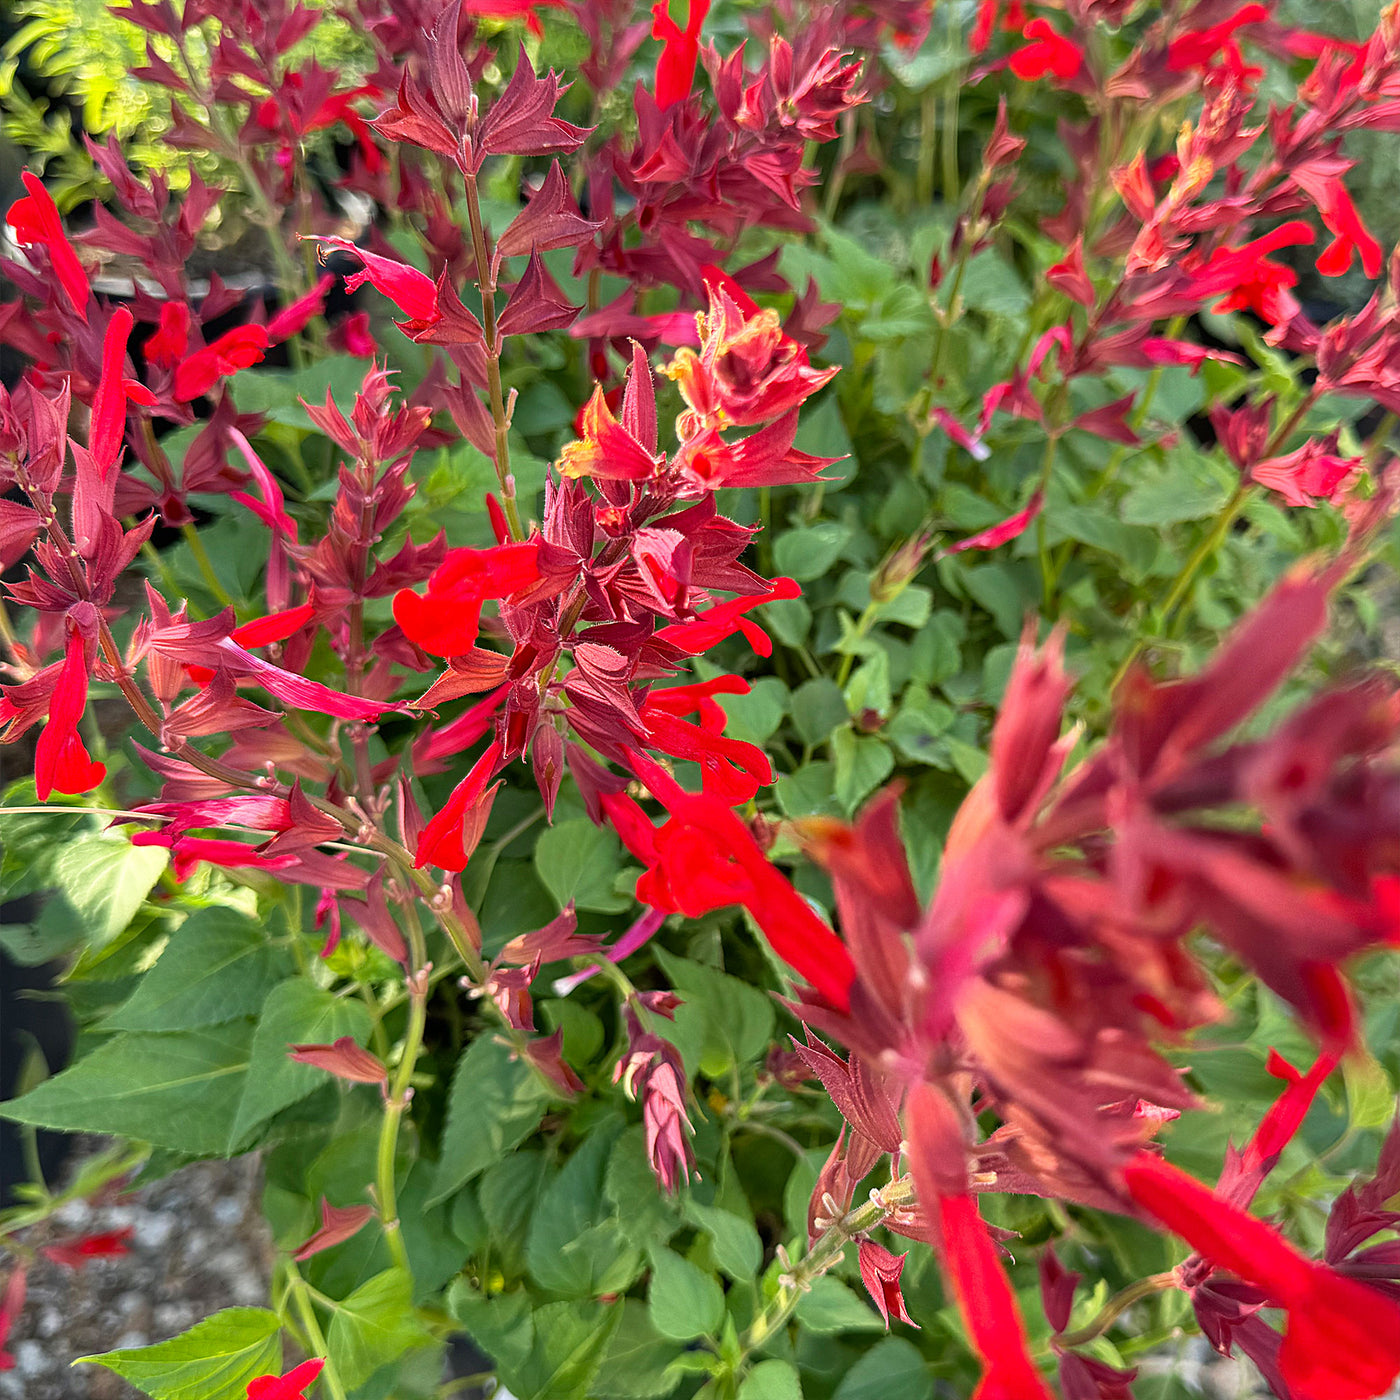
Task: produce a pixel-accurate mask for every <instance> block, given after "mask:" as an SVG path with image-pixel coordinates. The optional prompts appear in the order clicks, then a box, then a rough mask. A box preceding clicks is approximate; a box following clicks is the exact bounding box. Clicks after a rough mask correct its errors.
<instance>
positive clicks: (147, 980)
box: [102, 904, 290, 1031]
mask: <svg viewBox="0 0 1400 1400" xmlns="http://www.w3.org/2000/svg"><path fill="white" fill-rule="evenodd" d="M288 970H290V969H289V967H288V964H287V958H286V956H285V955H284V954H283V953H282V952H281V951H280V950H279V949H277V948H273V947H272V946H271V945H270V944H269V943H268V941H267V933H266V931H265V930H264V928H263V927H262V926H261V925H260V924H258V923H257V922H256V921H255V920H253V919H250V918H249V917H248V916H247V915H246V914H243V913H240V912H239V911H238V910H237V909H231V908H229V907H228V906H227V905H218V904H216V905H212V906H211V907H210V908H208V909H197V910H195V912H194V913H193V914H191V915H190V916H189V918H187V919H186V920H185V922H184V923H183V924H181V925H180V927H179V928H178V929H176V930H175V932H174V934H173V935H172V936H171V939H170V941H169V943H167V944H166V946H165V950H164V952H162V953H161V955H160V958H159V959H158V960H157V962H156V965H155V966H154V967H153V968H152V969H151V970H150V971H149V972H148V973H146V975H145V976H144V977H143V978H142V979H141V984H140V985H139V986H138V987H137V989H136V992H135V994H134V995H133V996H132V997H131V999H130V1000H129V1001H127V1002H124V1003H123V1004H122V1005H121V1006H119V1007H118V1008H117V1009H116V1010H115V1011H114V1012H112V1014H111V1015H110V1016H108V1017H107V1018H106V1020H105V1021H103V1023H102V1028H103V1029H104V1030H119V1031H190V1030H198V1029H200V1028H201V1027H202V1026H217V1025H219V1024H221V1023H222V1022H224V1021H233V1020H236V1019H238V1018H239V1017H240V1016H256V1015H257V1013H258V1009H259V1007H261V1006H262V1004H263V1002H264V1000H265V999H266V997H267V994H268V992H269V991H271V990H272V988H273V987H274V986H276V984H277V982H278V979H279V978H280V977H281V976H282V975H283V974H284V973H285V972H287V971H288Z"/></svg>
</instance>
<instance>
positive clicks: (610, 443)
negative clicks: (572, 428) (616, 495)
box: [557, 371, 665, 481]
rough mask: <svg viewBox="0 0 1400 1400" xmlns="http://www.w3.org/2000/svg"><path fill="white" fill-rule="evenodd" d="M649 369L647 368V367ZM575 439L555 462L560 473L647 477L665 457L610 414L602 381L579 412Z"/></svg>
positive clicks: (604, 477)
mask: <svg viewBox="0 0 1400 1400" xmlns="http://www.w3.org/2000/svg"><path fill="white" fill-rule="evenodd" d="M648 373H650V371H648ZM576 427H577V431H578V439H577V440H576V441H574V442H570V443H566V444H565V446H564V448H563V450H562V451H561V452H560V454H559V461H558V463H557V466H558V468H559V474H560V475H561V476H570V477H582V476H590V477H596V478H599V479H601V480H604V481H646V480H648V479H649V478H650V477H653V476H655V475H656V473H657V472H658V471H659V470H660V468H661V465H662V463H663V462H664V461H665V458H664V457H663V456H658V455H657V454H656V453H654V452H650V451H648V450H647V448H646V447H644V446H643V445H642V444H641V443H640V442H638V441H637V439H636V438H635V437H633V436H632V434H631V433H629V432H628V431H627V429H626V428H624V427H623V426H622V424H621V423H619V422H618V421H617V419H616V418H615V417H614V416H613V411H612V409H611V408H609V407H608V401H607V396H606V395H605V394H604V392H603V386H602V385H601V384H599V385H597V386H595V388H594V390H593V396H592V397H591V398H590V399H589V400H588V402H587V403H586V404H585V405H584V406H583V408H582V410H581V411H580V412H579V415H578V421H577V424H576Z"/></svg>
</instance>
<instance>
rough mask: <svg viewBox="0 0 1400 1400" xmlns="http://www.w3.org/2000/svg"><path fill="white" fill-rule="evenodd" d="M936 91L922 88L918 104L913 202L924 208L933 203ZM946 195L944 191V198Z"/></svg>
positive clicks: (936, 119) (936, 133)
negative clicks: (917, 155)
mask: <svg viewBox="0 0 1400 1400" xmlns="http://www.w3.org/2000/svg"><path fill="white" fill-rule="evenodd" d="M937 139H938V92H937V89H935V88H933V87H927V88H925V89H924V94H923V99H922V101H921V103H920V105H919V161H918V164H917V165H916V166H915V167H914V203H915V204H916V205H917V206H918V207H919V208H920V209H926V208H927V207H928V206H929V205H930V204H932V203H933V168H934V160H935V158H936V156H937ZM946 197H947V194H946V192H945V194H944V198H946Z"/></svg>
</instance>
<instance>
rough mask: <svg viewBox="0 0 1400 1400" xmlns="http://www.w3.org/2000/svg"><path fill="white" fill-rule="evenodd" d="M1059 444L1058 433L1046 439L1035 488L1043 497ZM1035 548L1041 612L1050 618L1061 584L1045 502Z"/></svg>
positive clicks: (1040, 515)
mask: <svg viewBox="0 0 1400 1400" xmlns="http://www.w3.org/2000/svg"><path fill="white" fill-rule="evenodd" d="M1059 443H1060V438H1059V434H1058V433H1051V434H1050V435H1049V436H1048V437H1047V438H1046V439H1045V453H1044V455H1043V456H1042V457H1041V459H1040V476H1039V478H1038V479H1037V482H1036V488H1035V489H1036V490H1037V491H1038V492H1040V493H1042V497H1043V494H1044V492H1045V490H1046V488H1047V487H1048V486H1049V485H1050V473H1051V472H1052V471H1054V469H1055V452H1056V450H1057V448H1058V447H1059ZM1035 548H1036V553H1037V554H1038V555H1039V556H1040V584H1041V611H1042V612H1044V614H1045V616H1046V617H1047V618H1048V617H1049V616H1050V615H1051V612H1052V611H1053V609H1054V604H1055V585H1056V583H1058V582H1059V570H1058V569H1057V568H1056V567H1055V564H1054V562H1053V561H1052V560H1051V558H1050V546H1049V544H1048V543H1047V542H1046V537H1045V508H1044V504H1043V500H1042V505H1041V509H1040V512H1039V513H1038V514H1037V515H1036V517H1035Z"/></svg>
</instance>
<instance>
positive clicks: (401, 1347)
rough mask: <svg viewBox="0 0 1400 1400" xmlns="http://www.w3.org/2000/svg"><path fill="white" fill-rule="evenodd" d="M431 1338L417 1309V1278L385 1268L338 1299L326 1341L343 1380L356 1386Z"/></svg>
mask: <svg viewBox="0 0 1400 1400" xmlns="http://www.w3.org/2000/svg"><path fill="white" fill-rule="evenodd" d="M428 1340H429V1336H428V1332H427V1329H426V1328H425V1327H424V1326H423V1323H422V1322H421V1320H420V1319H419V1317H418V1314H417V1313H415V1312H414V1310H413V1280H412V1279H410V1278H409V1276H408V1273H407V1272H406V1271H405V1270H403V1269H385V1270H384V1272H383V1273H382V1274H376V1275H375V1276H374V1277H373V1278H372V1279H370V1280H369V1281H368V1282H366V1283H362V1284H361V1285H360V1286H359V1287H358V1288H357V1289H356V1290H355V1291H354V1292H353V1293H352V1294H351V1295H350V1296H349V1297H348V1298H345V1299H342V1300H341V1302H340V1303H338V1304H337V1305H336V1310H335V1317H334V1318H333V1319H332V1320H331V1330H330V1332H329V1333H328V1334H327V1337H326V1346H327V1347H328V1349H329V1351H330V1354H331V1358H332V1360H333V1361H334V1362H335V1369H336V1374H337V1375H338V1376H339V1377H340V1382H341V1384H342V1385H343V1386H345V1388H346V1389H347V1390H354V1389H355V1388H356V1387H357V1386H361V1385H363V1384H364V1383H365V1382H366V1381H367V1380H368V1379H369V1378H370V1377H371V1376H372V1375H373V1374H374V1373H375V1372H376V1371H377V1370H378V1369H379V1368H380V1367H381V1366H387V1365H388V1364H389V1363H390V1362H391V1361H397V1360H398V1359H399V1357H401V1356H402V1355H403V1354H404V1352H406V1351H407V1350H408V1349H409V1348H410V1347H411V1346H415V1345H417V1344H419V1343H422V1342H426V1341H428Z"/></svg>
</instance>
